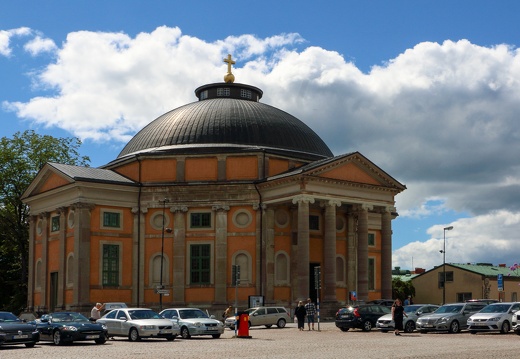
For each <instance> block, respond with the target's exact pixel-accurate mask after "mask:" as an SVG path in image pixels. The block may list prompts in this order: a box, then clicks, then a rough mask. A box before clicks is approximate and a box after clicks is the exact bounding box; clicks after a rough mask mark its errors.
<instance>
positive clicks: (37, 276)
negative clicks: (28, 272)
mask: <svg viewBox="0 0 520 359" xmlns="http://www.w3.org/2000/svg"><path fill="white" fill-rule="evenodd" d="M41 286H42V260H41V259H38V260H37V261H36V265H35V266H34V287H35V288H38V289H40V288H41Z"/></svg>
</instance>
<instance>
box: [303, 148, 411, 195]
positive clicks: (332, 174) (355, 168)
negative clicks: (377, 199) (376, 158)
mask: <svg viewBox="0 0 520 359" xmlns="http://www.w3.org/2000/svg"><path fill="white" fill-rule="evenodd" d="M304 173H305V174H307V175H312V176H315V177H321V178H327V179H333V180H340V181H347V182H354V183H362V184H367V185H374V186H385V187H395V188H400V189H401V190H404V189H405V188H406V187H405V186H404V185H402V184H401V183H399V182H398V181H396V180H395V179H394V178H393V177H391V176H390V175H388V174H387V173H386V172H385V171H383V170H382V169H381V168H379V167H378V166H376V165H375V164H374V163H373V162H371V161H370V160H368V159H367V158H366V157H364V156H363V155H361V154H360V153H359V152H355V153H351V154H347V155H343V156H337V157H334V158H332V159H330V160H329V161H327V162H325V163H321V164H320V163H317V164H315V166H314V167H311V168H308V169H307V170H306V171H304Z"/></svg>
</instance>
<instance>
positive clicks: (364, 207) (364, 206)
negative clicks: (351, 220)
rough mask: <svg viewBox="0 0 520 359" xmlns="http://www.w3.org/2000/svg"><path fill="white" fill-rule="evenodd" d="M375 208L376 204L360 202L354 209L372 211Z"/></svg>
mask: <svg viewBox="0 0 520 359" xmlns="http://www.w3.org/2000/svg"><path fill="white" fill-rule="evenodd" d="M373 209H374V206H373V205H371V204H367V203H360V204H358V205H356V206H355V207H354V210H355V211H356V212H361V211H371V210H373Z"/></svg>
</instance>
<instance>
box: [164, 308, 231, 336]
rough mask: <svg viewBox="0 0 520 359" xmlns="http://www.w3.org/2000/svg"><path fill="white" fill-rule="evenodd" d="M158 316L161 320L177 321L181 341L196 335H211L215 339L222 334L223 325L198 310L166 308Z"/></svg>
mask: <svg viewBox="0 0 520 359" xmlns="http://www.w3.org/2000/svg"><path fill="white" fill-rule="evenodd" d="M160 314H161V316H162V317H163V318H167V319H169V320H171V319H174V320H178V323H179V327H180V332H181V337H182V338H183V339H189V338H191V337H192V336H196V335H211V336H212V337H213V338H215V339H217V338H220V336H221V335H222V333H224V324H222V322H221V321H220V320H217V319H215V316H214V315H212V316H211V317H210V316H208V314H206V313H204V312H203V311H202V310H200V309H198V308H168V309H165V310H163V311H162V312H161V313H160Z"/></svg>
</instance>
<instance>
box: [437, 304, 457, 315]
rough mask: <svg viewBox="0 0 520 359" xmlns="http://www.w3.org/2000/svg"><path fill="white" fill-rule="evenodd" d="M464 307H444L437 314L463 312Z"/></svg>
mask: <svg viewBox="0 0 520 359" xmlns="http://www.w3.org/2000/svg"><path fill="white" fill-rule="evenodd" d="M462 307H463V305H443V306H442V307H440V308H439V309H437V310H436V311H435V314H438V313H458V312H460V311H461V309H462Z"/></svg>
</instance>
